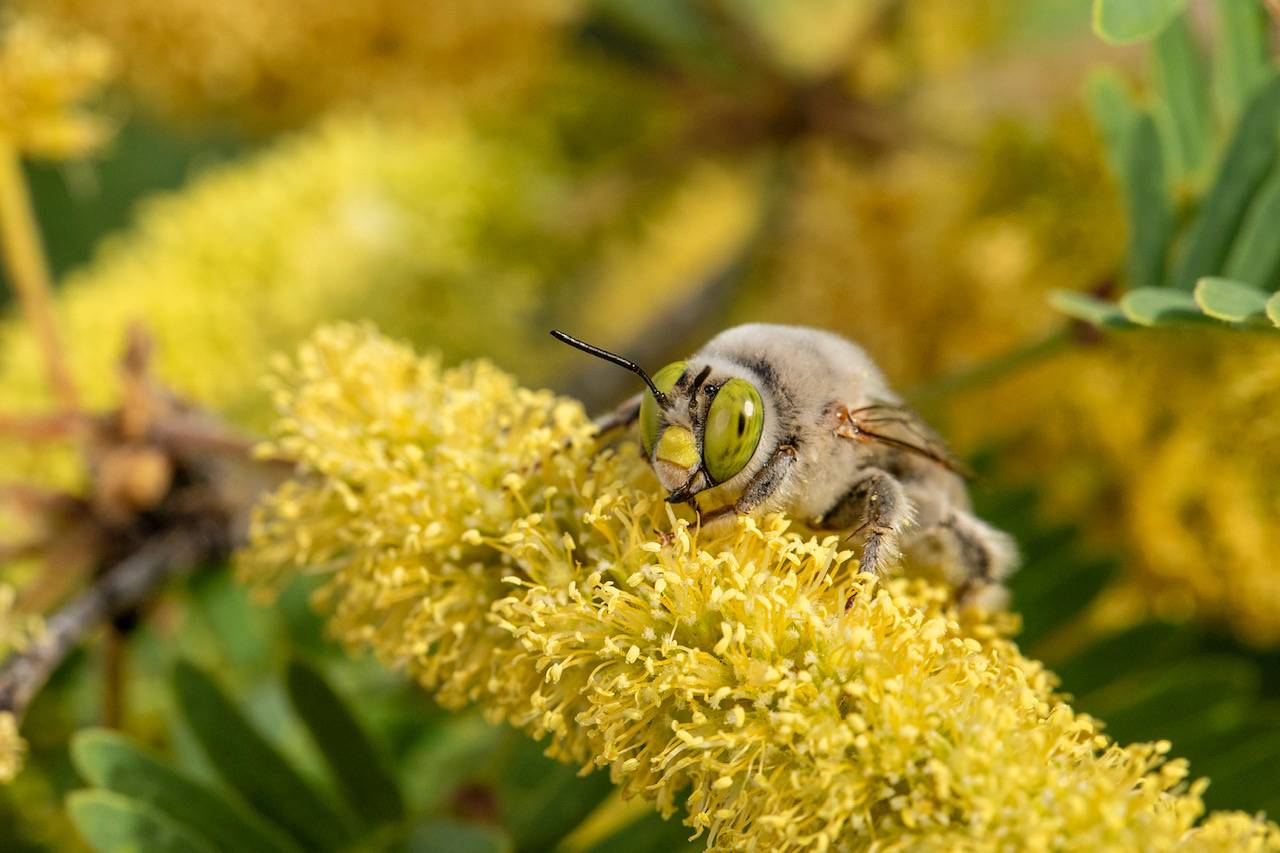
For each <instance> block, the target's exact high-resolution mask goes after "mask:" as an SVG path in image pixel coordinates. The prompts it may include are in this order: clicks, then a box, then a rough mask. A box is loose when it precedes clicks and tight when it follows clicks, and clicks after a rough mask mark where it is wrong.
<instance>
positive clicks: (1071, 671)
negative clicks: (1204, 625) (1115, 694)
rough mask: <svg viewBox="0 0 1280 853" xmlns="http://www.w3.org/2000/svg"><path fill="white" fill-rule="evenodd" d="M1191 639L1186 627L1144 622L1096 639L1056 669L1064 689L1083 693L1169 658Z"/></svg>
mask: <svg viewBox="0 0 1280 853" xmlns="http://www.w3.org/2000/svg"><path fill="white" fill-rule="evenodd" d="M1189 639H1190V638H1189V635H1188V631H1187V630H1186V628H1185V627H1184V626H1180V625H1171V624H1168V623H1165V622H1145V623H1143V624H1141V625H1135V626H1134V627H1132V628H1128V629H1126V630H1124V631H1118V632H1116V633H1114V634H1111V635H1109V636H1106V637H1103V638H1101V639H1099V640H1097V641H1096V642H1094V643H1093V644H1092V645H1090V646H1087V647H1086V648H1084V649H1082V650H1081V651H1079V652H1077V653H1075V654H1074V655H1072V656H1071V657H1070V658H1068V659H1067V660H1065V661H1064V662H1062V663H1060V664H1057V665H1056V666H1054V667H1053V669H1054V671H1055V672H1056V673H1057V674H1058V677H1059V678H1061V679H1062V689H1063V690H1065V691H1066V692H1068V693H1070V694H1072V695H1074V696H1082V695H1084V694H1087V693H1091V692H1093V691H1095V690H1099V689H1101V688H1102V687H1105V686H1106V685H1107V684H1110V683H1111V682H1112V681H1115V680H1117V679H1119V678H1123V677H1124V676H1126V675H1128V674H1129V673H1132V672H1137V671H1140V670H1143V669H1148V668H1150V667H1152V666H1154V665H1157V664H1160V663H1163V662H1165V661H1167V660H1168V659H1169V658H1170V657H1172V656H1173V655H1174V654H1176V653H1177V652H1178V651H1179V650H1181V649H1183V648H1185V647H1186V645H1187V644H1188V640H1189Z"/></svg>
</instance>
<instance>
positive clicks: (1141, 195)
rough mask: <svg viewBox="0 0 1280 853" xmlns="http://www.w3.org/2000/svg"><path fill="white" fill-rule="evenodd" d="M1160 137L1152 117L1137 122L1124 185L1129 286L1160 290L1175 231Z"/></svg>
mask: <svg viewBox="0 0 1280 853" xmlns="http://www.w3.org/2000/svg"><path fill="white" fill-rule="evenodd" d="M1163 164H1164V160H1163V157H1162V155H1161V153H1160V137H1159V135H1158V134H1157V133H1156V125H1155V122H1154V121H1152V119H1151V116H1149V115H1147V114H1146V113H1141V114H1140V115H1138V116H1137V118H1135V119H1134V121H1133V124H1132V126H1131V127H1130V130H1129V133H1128V136H1127V137H1126V139H1125V144H1124V160H1123V166H1122V168H1123V171H1122V173H1121V174H1122V176H1123V181H1124V190H1125V200H1126V201H1127V202H1128V208H1129V230H1130V234H1129V258H1128V265H1127V267H1128V273H1129V286H1130V287H1131V288H1139V287H1157V286H1159V285H1160V283H1161V282H1162V281H1163V280H1164V259H1165V251H1166V249H1167V248H1168V245H1169V235H1170V233H1171V231H1172V229H1173V218H1172V217H1171V216H1170V214H1169V200H1168V197H1167V195H1166V193H1165V181H1164V165H1163Z"/></svg>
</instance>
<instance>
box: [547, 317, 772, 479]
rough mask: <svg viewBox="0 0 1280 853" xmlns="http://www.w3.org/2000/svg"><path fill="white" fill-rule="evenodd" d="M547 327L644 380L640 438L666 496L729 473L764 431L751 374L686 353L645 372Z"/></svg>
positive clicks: (751, 452) (746, 458) (736, 469)
mask: <svg viewBox="0 0 1280 853" xmlns="http://www.w3.org/2000/svg"><path fill="white" fill-rule="evenodd" d="M552 334H553V335H554V336H555V337H556V338H557V339H558V340H561V341H564V342H565V343H567V344H570V345H571V346H575V347H577V348H578V349H581V350H583V351H585V352H589V353H591V354H592V355H595V356H598V357H600V358H603V359H605V360H606V361H610V362H613V363H614V364H617V365H619V366H621V367H625V368H626V369H628V370H630V371H631V372H633V373H635V374H636V375H638V376H639V377H640V378H641V379H643V380H644V383H645V385H646V386H647V390H646V391H645V392H644V396H643V397H642V398H641V401H640V443H641V446H642V447H643V448H644V452H645V456H646V457H648V459H649V462H650V464H652V465H653V470H654V472H655V473H656V474H657V475H658V480H659V481H660V482H661V483H662V486H663V488H665V489H666V490H667V493H668V496H667V500H668V501H671V502H673V503H680V502H684V501H688V500H689V499H691V498H692V497H693V496H694V495H696V494H698V493H699V492H701V491H704V490H705V489H710V488H712V487H714V486H718V485H720V484H721V483H724V482H727V481H728V480H731V479H732V478H733V477H735V476H736V475H737V474H738V473H739V472H740V471H742V469H743V468H745V467H746V466H747V463H748V462H750V461H751V458H752V456H754V455H755V451H756V446H757V445H758V444H759V443H760V436H761V434H762V433H763V431H764V403H763V402H762V400H761V399H760V392H759V391H758V390H757V389H756V387H755V385H753V384H752V383H751V382H750V381H749V380H747V379H743V378H741V377H729V376H725V377H718V376H716V375H714V374H715V371H714V370H713V368H712V366H711V365H709V364H706V363H700V362H691V361H677V362H673V363H671V364H668V365H667V366H666V367H664V368H662V369H661V370H659V371H658V372H657V373H655V374H654V375H653V376H652V377H650V376H649V374H647V373H646V372H645V371H644V370H643V369H642V368H641V367H640V366H639V365H637V364H635V362H632V361H628V360H627V359H624V358H622V357H621V356H617V355H614V354H613V353H610V352H607V351H605V350H601V349H599V348H597V347H593V346H591V345H590V344H585V343H583V342H582V341H579V340H577V339H575V338H572V337H570V336H568V335H566V334H564V333H563V332H552Z"/></svg>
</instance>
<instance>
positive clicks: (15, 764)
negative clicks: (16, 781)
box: [0, 711, 27, 784]
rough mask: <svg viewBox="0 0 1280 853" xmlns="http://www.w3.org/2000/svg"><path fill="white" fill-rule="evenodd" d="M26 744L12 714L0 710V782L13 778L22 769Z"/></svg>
mask: <svg viewBox="0 0 1280 853" xmlns="http://www.w3.org/2000/svg"><path fill="white" fill-rule="evenodd" d="M26 754H27V745H26V742H25V741H23V739H22V737H21V736H20V735H19V734H18V723H17V721H16V720H14V718H13V714H10V713H9V712H8V711H0V784H3V783H7V782H10V781H12V780H13V777H14V776H17V775H18V771H19V770H21V769H22V761H23V759H24V758H25V756H26Z"/></svg>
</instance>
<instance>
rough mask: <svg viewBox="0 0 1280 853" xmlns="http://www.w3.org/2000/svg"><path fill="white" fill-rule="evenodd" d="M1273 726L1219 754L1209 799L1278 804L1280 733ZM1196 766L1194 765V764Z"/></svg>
mask: <svg viewBox="0 0 1280 853" xmlns="http://www.w3.org/2000/svg"><path fill="white" fill-rule="evenodd" d="M1272 724H1273V728H1272V729H1271V731H1270V732H1267V733H1265V734H1261V733H1253V736H1252V737H1250V738H1249V739H1248V740H1247V741H1242V742H1240V743H1239V744H1237V745H1236V746H1235V747H1234V748H1232V749H1228V750H1225V751H1224V752H1223V753H1221V754H1219V755H1217V756H1215V758H1216V759H1217V760H1216V761H1215V762H1214V773H1213V775H1212V776H1211V777H1210V780H1209V782H1210V784H1209V791H1208V792H1207V796H1206V799H1207V800H1209V802H1210V803H1211V807H1215V808H1232V809H1244V810H1247V811H1258V810H1267V811H1270V809H1272V808H1274V807H1275V805H1276V804H1277V801H1278V800H1280V795H1278V794H1277V792H1280V733H1278V732H1277V730H1276V729H1275V728H1274V721H1272ZM1192 769H1193V770H1194V769H1195V768H1194V767H1193V768H1192Z"/></svg>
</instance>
